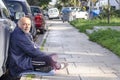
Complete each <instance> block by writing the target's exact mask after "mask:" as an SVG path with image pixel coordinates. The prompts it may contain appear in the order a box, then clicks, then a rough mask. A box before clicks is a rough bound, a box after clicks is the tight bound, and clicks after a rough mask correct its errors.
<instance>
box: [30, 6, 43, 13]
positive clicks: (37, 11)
mask: <svg viewBox="0 0 120 80" xmlns="http://www.w3.org/2000/svg"><path fill="white" fill-rule="evenodd" d="M31 11H32V12H34V13H41V11H40V9H39V8H35V7H32V8H31Z"/></svg>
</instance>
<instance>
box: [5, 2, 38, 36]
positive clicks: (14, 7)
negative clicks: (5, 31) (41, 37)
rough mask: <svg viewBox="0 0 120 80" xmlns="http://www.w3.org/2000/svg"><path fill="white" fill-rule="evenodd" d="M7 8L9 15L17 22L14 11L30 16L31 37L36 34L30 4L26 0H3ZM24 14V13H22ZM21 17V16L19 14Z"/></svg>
mask: <svg viewBox="0 0 120 80" xmlns="http://www.w3.org/2000/svg"><path fill="white" fill-rule="evenodd" d="M4 1H5V3H6V5H7V7H8V9H9V10H10V12H11V16H12V17H13V20H14V21H15V22H16V23H17V21H18V18H15V17H14V16H15V13H16V12H23V13H24V14H25V15H27V16H29V17H31V21H32V27H31V31H30V32H31V34H32V36H33V37H35V36H36V28H35V23H34V21H33V16H32V13H31V9H30V5H29V4H28V2H27V1H26V0H4ZM23 16H24V15H23ZM21 17H22V16H21Z"/></svg>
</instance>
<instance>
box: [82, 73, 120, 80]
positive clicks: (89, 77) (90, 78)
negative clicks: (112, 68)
mask: <svg viewBox="0 0 120 80" xmlns="http://www.w3.org/2000/svg"><path fill="white" fill-rule="evenodd" d="M80 76H81V79H82V80H120V78H118V76H116V75H115V74H81V75H80Z"/></svg>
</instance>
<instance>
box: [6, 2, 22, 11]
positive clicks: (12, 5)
mask: <svg viewBox="0 0 120 80" xmlns="http://www.w3.org/2000/svg"><path fill="white" fill-rule="evenodd" d="M7 4H8V7H9V9H10V11H11V12H12V13H13V12H23V8H22V5H21V4H20V3H19V2H9V3H7Z"/></svg>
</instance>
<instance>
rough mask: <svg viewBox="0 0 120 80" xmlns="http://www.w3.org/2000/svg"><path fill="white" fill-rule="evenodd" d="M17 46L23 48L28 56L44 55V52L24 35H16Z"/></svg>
mask: <svg viewBox="0 0 120 80" xmlns="http://www.w3.org/2000/svg"><path fill="white" fill-rule="evenodd" d="M17 46H18V47H19V48H20V49H21V50H23V51H24V52H25V53H26V54H27V55H29V56H30V57H39V56H45V55H46V54H45V53H44V52H41V51H40V49H39V48H38V47H36V46H35V45H34V43H33V42H32V41H30V40H29V39H28V38H27V37H26V36H25V35H23V36H21V37H20V36H19V37H17Z"/></svg>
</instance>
